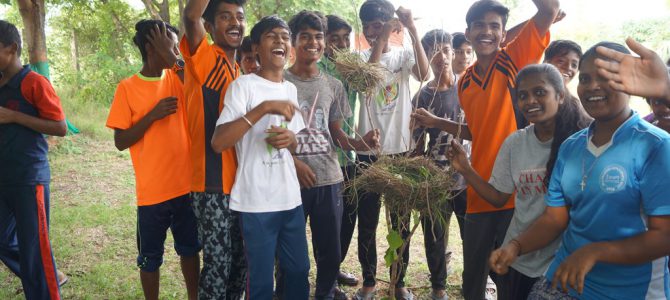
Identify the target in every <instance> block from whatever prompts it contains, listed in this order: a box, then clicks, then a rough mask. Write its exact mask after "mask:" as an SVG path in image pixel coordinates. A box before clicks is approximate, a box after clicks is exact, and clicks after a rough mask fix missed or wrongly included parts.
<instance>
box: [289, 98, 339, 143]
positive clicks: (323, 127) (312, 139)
mask: <svg viewBox="0 0 670 300" xmlns="http://www.w3.org/2000/svg"><path fill="white" fill-rule="evenodd" d="M317 97H318V94H317ZM316 104H317V101H316V100H315V101H314V102H313V103H312V104H310V103H309V102H308V101H303V102H301V103H300V111H301V112H302V116H303V120H305V129H303V130H301V131H300V132H298V134H296V136H295V138H296V140H297V141H298V148H297V149H296V154H297V155H298V156H311V155H323V154H328V153H330V151H331V150H332V148H331V145H330V131H329V130H328V126H327V124H326V114H325V110H324V109H323V108H322V107H319V106H317V105H316Z"/></svg>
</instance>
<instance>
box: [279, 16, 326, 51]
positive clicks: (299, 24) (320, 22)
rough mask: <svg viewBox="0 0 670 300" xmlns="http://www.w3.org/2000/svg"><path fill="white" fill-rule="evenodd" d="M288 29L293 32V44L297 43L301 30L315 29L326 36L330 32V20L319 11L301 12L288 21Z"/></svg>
mask: <svg viewBox="0 0 670 300" xmlns="http://www.w3.org/2000/svg"><path fill="white" fill-rule="evenodd" d="M288 27H289V28H291V32H293V35H292V36H291V42H293V43H295V41H296V38H297V37H298V32H300V31H301V30H305V29H314V30H316V31H320V32H323V34H326V32H327V31H328V19H326V16H324V15H323V14H322V13H320V12H318V11H309V10H301V11H300V12H299V13H297V14H296V15H295V16H293V18H291V20H290V21H288Z"/></svg>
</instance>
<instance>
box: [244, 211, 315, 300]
mask: <svg viewBox="0 0 670 300" xmlns="http://www.w3.org/2000/svg"><path fill="white" fill-rule="evenodd" d="M240 223H241V225H240V227H241V228H242V238H243V239H244V252H245V254H246V258H247V267H248V271H249V273H248V277H247V297H248V298H247V299H251V300H257V299H258V300H264V299H272V284H273V276H274V272H273V269H274V260H275V254H276V255H277V258H278V259H279V268H280V269H281V273H282V276H283V280H284V282H283V286H284V291H283V297H282V299H291V300H307V299H308V298H309V281H308V276H309V257H308V254H307V237H306V233H305V214H304V211H303V208H302V205H301V206H298V207H296V208H294V209H290V210H285V211H277V212H267V213H245V212H241V213H240Z"/></svg>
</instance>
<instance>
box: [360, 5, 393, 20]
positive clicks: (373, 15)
mask: <svg viewBox="0 0 670 300" xmlns="http://www.w3.org/2000/svg"><path fill="white" fill-rule="evenodd" d="M394 14H395V8H394V7H393V4H392V3H391V2H389V1H388V0H366V1H365V2H363V5H361V9H360V11H359V12H358V15H359V16H360V18H361V21H363V22H372V21H374V20H377V19H381V20H382V21H384V22H387V21H389V20H391V19H393V15H394Z"/></svg>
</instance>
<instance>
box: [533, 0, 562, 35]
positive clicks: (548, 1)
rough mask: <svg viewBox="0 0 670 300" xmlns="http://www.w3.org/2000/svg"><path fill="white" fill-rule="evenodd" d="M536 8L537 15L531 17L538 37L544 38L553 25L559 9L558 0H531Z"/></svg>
mask: <svg viewBox="0 0 670 300" xmlns="http://www.w3.org/2000/svg"><path fill="white" fill-rule="evenodd" d="M533 3H535V6H536V7H537V14H535V16H534V17H533V20H534V21H535V25H536V26H537V30H538V33H539V34H540V36H544V35H545V33H546V32H547V31H549V27H551V24H553V23H554V19H556V16H557V15H558V11H559V10H560V8H561V4H560V1H559V0H533Z"/></svg>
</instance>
